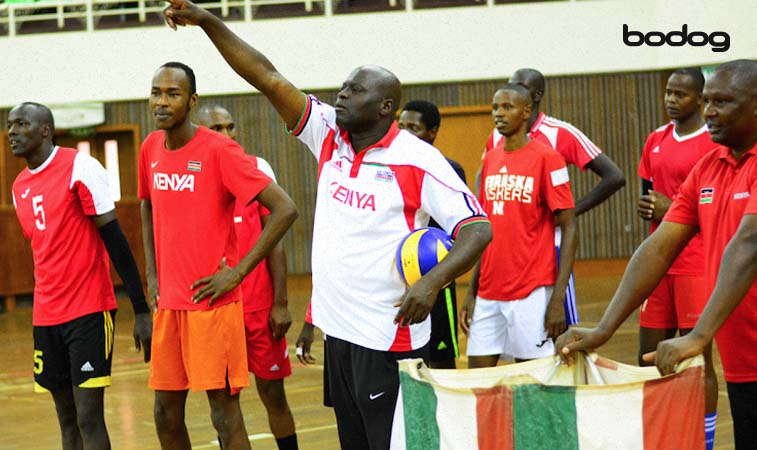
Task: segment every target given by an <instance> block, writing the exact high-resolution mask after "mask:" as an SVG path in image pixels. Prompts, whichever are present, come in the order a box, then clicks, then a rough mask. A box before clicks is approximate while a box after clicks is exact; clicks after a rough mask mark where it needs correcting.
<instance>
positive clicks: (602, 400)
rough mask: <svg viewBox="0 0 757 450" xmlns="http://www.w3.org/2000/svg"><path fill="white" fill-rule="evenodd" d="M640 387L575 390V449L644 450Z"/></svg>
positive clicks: (642, 395)
mask: <svg viewBox="0 0 757 450" xmlns="http://www.w3.org/2000/svg"><path fill="white" fill-rule="evenodd" d="M643 403H644V389H643V387H642V386H641V385H637V386H635V387H633V386H630V387H629V386H625V387H624V386H617V387H610V386H602V387H596V388H580V389H576V425H577V428H578V448H579V449H589V448H591V449H598V448H611V449H613V450H640V449H643V448H644V427H643V422H642V405H643Z"/></svg>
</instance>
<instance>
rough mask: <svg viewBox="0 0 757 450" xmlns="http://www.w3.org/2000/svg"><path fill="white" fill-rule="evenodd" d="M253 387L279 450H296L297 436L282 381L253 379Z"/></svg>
mask: <svg viewBox="0 0 757 450" xmlns="http://www.w3.org/2000/svg"><path fill="white" fill-rule="evenodd" d="M255 385H256V386H257V388H258V394H259V395H260V400H262V401H263V405H264V406H265V409H266V412H267V413H268V425H269V426H270V427H271V433H273V437H274V438H276V444H277V445H278V447H279V450H296V449H297V448H298V447H297V434H295V428H294V418H293V417H292V411H291V410H290V409H289V403H288V402H287V397H286V392H285V391H284V379H283V378H281V379H278V380H266V379H264V378H259V377H255Z"/></svg>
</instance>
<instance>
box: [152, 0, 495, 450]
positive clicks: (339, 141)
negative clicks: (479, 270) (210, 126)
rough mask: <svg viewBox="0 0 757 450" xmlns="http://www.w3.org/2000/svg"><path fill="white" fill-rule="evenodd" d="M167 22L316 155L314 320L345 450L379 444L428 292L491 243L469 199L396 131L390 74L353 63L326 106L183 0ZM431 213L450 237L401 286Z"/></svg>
mask: <svg viewBox="0 0 757 450" xmlns="http://www.w3.org/2000/svg"><path fill="white" fill-rule="evenodd" d="M166 18H167V20H168V23H169V25H170V26H172V27H176V25H188V24H190V25H199V26H200V27H201V28H202V30H203V31H204V32H205V33H206V34H207V35H208V37H209V38H210V40H211V41H212V42H213V44H214V45H215V46H216V48H217V49H218V50H219V52H220V53H221V55H222V56H223V57H224V59H225V60H226V61H227V62H228V63H229V65H230V66H231V67H232V68H233V69H234V70H235V71H237V73H239V74H240V75H241V76H242V77H243V78H244V79H245V80H247V81H248V82H249V83H250V84H251V85H252V86H254V87H255V88H257V89H258V90H259V91H260V92H261V93H262V94H263V95H265V96H266V97H267V98H268V99H269V101H270V102H271V103H272V105H273V106H274V108H275V109H276V110H277V112H278V113H279V115H280V116H281V117H282V119H283V120H284V122H285V123H286V126H287V130H288V131H289V132H291V133H292V134H294V135H295V136H297V138H298V139H300V140H301V141H303V142H304V143H305V144H306V146H307V148H308V151H309V152H310V153H311V155H312V156H313V157H315V158H316V159H317V160H318V163H319V177H318V196H317V200H316V214H315V222H314V233H313V252H312V253H313V271H312V273H313V296H312V302H311V304H312V314H313V321H314V324H315V325H316V326H318V327H319V328H321V329H322V330H323V331H324V333H326V335H327V336H328V337H327V339H326V346H327V351H326V352H325V355H326V361H325V365H326V366H327V367H328V372H329V384H330V392H329V393H330V398H331V401H332V402H333V405H334V413H335V415H336V419H337V430H338V432H339V440H340V443H341V446H342V448H345V449H353V448H355V449H357V448H361V449H362V448H368V449H372V450H388V449H389V446H390V436H391V429H392V421H393V416H394V407H395V405H396V400H397V398H398V396H399V374H398V371H397V367H398V366H397V361H398V360H399V359H402V358H408V357H415V358H422V357H423V356H424V354H425V355H427V354H428V346H427V344H428V340H429V335H430V326H429V321H428V320H426V319H427V318H428V314H429V311H430V310H431V308H432V306H433V304H434V302H435V300H436V298H437V293H438V292H439V290H441V288H442V287H443V286H445V285H446V284H448V283H449V282H451V281H452V280H453V279H454V278H456V277H457V276H459V275H460V274H462V273H464V272H465V271H466V270H467V269H469V268H470V267H471V266H473V263H474V262H475V260H476V259H477V258H478V257H479V256H480V254H481V252H482V251H483V249H484V247H485V246H486V245H487V244H488V243H489V241H490V239H491V229H490V226H489V223H488V221H487V220H486V218H485V217H483V215H482V212H481V209H480V205H479V204H478V201H476V199H475V197H473V195H472V193H471V192H470V190H469V189H468V188H467V187H466V186H465V184H464V183H463V182H462V181H461V180H460V179H459V178H458V177H457V175H456V174H455V172H454V170H453V169H452V167H450V165H449V164H448V163H447V162H446V161H445V160H444V158H443V157H442V155H441V154H439V151H438V150H436V149H434V148H433V147H432V146H430V145H428V144H427V143H425V142H423V141H421V140H419V139H417V138H415V137H414V136H412V135H411V134H410V133H408V132H406V131H404V130H399V129H398V128H397V126H396V123H395V121H394V118H395V114H396V112H397V110H398V109H399V107H400V101H401V94H402V89H401V84H400V82H399V80H398V79H397V77H396V76H395V75H394V74H392V73H391V72H390V71H389V70H387V69H385V68H383V67H378V66H372V65H368V66H362V67H358V68H357V69H355V70H353V71H352V72H351V73H350V74H349V75H348V77H347V79H346V80H345V82H344V85H343V86H342V89H340V91H339V93H338V94H337V99H336V104H335V105H334V106H333V107H332V106H331V105H328V104H326V103H323V102H320V101H319V100H318V99H316V98H314V97H312V96H307V95H305V94H303V93H302V92H301V91H299V90H298V89H297V88H296V87H295V86H294V85H292V83H291V82H290V81H289V80H287V79H286V78H285V77H284V76H283V75H282V74H281V73H280V72H279V71H278V70H277V69H276V68H275V67H274V66H273V64H272V63H271V62H270V61H269V60H268V59H267V58H266V57H265V56H264V55H263V54H261V53H260V52H259V51H257V50H256V49H255V48H253V47H252V46H250V45H248V44H247V43H245V42H244V41H243V40H241V39H240V38H239V36H236V35H235V34H234V33H233V32H231V30H229V29H228V27H226V26H225V25H224V23H223V22H222V21H221V20H220V19H218V18H217V17H215V16H214V15H213V14H211V13H210V12H208V11H206V10H203V9H202V8H199V7H198V6H196V5H194V4H193V3H192V2H190V1H187V0H171V3H170V6H169V7H168V9H167V10H166ZM335 57H338V56H335ZM321 63H323V62H321ZM429 216H433V217H434V218H436V219H437V221H439V222H440V224H442V225H443V226H444V228H445V231H447V232H448V233H450V234H452V235H454V236H455V243H454V245H453V246H452V249H451V250H450V252H449V254H448V255H447V256H446V257H445V258H444V259H443V260H442V261H441V262H440V263H439V264H438V265H436V266H435V267H434V268H433V269H432V270H431V271H430V272H429V273H427V274H426V275H424V276H423V277H422V278H421V279H420V280H419V281H417V282H416V283H415V284H413V285H412V286H410V287H409V288H406V286H405V285H404V282H403V281H402V280H401V277H400V276H399V273H398V272H397V271H396V269H394V267H393V266H392V262H391V261H392V257H393V253H394V251H395V249H396V246H397V245H398V244H399V241H400V240H401V239H402V237H404V236H405V235H406V234H407V233H408V232H409V231H410V230H413V229H415V228H416V227H417V226H418V225H420V224H421V223H423V224H424V225H425V224H427V223H428V217H429Z"/></svg>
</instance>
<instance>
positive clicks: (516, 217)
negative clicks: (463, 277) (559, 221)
mask: <svg viewBox="0 0 757 450" xmlns="http://www.w3.org/2000/svg"><path fill="white" fill-rule="evenodd" d="M479 192H480V193H479V201H480V202H481V205H482V206H483V208H484V211H485V212H486V214H487V216H489V220H490V221H491V224H492V233H493V234H494V238H493V239H492V242H491V243H490V244H489V246H488V247H487V248H486V250H484V254H483V256H482V257H481V271H480V276H479V283H478V285H479V288H478V296H479V297H481V298H485V299H487V300H519V299H523V298H525V297H527V296H528V294H530V293H531V292H532V291H533V290H534V289H536V288H538V287H539V286H550V285H553V284H555V279H556V277H557V261H556V256H555V217H554V212H555V211H556V210H560V209H569V208H573V207H574V205H573V195H572V194H571V191H570V181H569V179H568V168H567V167H566V165H565V160H563V158H562V157H561V156H560V155H559V154H557V153H556V152H555V151H554V150H552V149H551V148H549V147H547V146H546V145H544V144H542V143H541V142H538V141H536V140H532V141H530V142H529V143H528V144H527V145H526V146H524V147H523V148H520V149H518V150H515V151H509V152H508V151H505V150H504V149H495V150H494V151H490V152H488V153H486V156H485V157H484V162H483V167H482V169H481V186H480V190H479Z"/></svg>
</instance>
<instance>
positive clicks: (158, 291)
mask: <svg viewBox="0 0 757 450" xmlns="http://www.w3.org/2000/svg"><path fill="white" fill-rule="evenodd" d="M195 86H196V85H195V77H194V72H193V71H192V69H191V68H189V67H187V66H186V65H185V64H182V63H175V62H172V63H166V64H164V65H163V66H161V67H160V68H159V69H158V70H157V71H156V72H155V75H154V77H153V80H152V88H151V93H150V101H149V104H150V109H151V110H152V112H153V116H154V118H155V122H156V125H157V127H158V128H159V130H158V131H154V132H152V133H150V134H149V135H148V136H147V137H146V138H145V141H144V142H143V143H142V150H141V152H140V159H139V196H140V198H142V228H143V236H144V243H145V259H146V268H147V284H148V295H149V297H150V299H151V300H152V301H155V302H157V311H156V313H155V316H154V321H155V326H154V333H153V348H152V356H153V362H152V364H151V366H150V379H149V384H150V387H151V388H153V389H155V425H156V429H157V432H158V438H159V439H160V442H161V446H162V447H163V448H171V449H174V448H183V449H189V448H190V445H191V444H190V442H189V434H188V432H187V428H186V424H185V422H184V408H185V404H186V398H187V393H188V390H189V389H192V390H195V391H197V390H202V391H206V393H207V396H208V401H209V403H210V409H211V419H212V422H213V426H214V428H215V429H216V431H217V433H218V435H219V437H220V442H221V445H222V446H223V448H226V449H239V448H249V446H250V443H249V440H248V438H247V432H246V430H245V427H244V422H243V419H242V412H241V410H240V407H239V395H238V393H239V391H240V390H241V388H243V387H245V386H247V385H249V378H248V375H247V354H246V345H245V335H244V322H243V320H244V316H243V309H242V301H241V300H242V290H241V288H240V287H239V284H240V283H241V282H242V280H243V279H244V277H245V276H246V275H247V274H249V273H250V271H251V270H252V269H253V268H254V267H255V266H256V265H257V264H258V263H259V262H261V261H262V260H263V259H264V258H265V257H266V255H268V253H270V251H271V250H272V249H273V248H274V246H275V245H276V243H277V242H278V241H279V240H280V239H281V237H282V236H283V235H284V233H285V232H286V231H287V229H288V228H289V226H290V225H291V224H292V222H293V221H294V220H295V218H296V217H297V211H296V209H295V207H294V203H293V202H292V200H291V199H290V198H289V196H287V195H286V193H285V192H284V191H283V190H282V189H281V188H280V187H278V186H277V185H276V184H275V183H272V182H271V179H270V178H269V177H267V176H266V175H264V174H263V173H261V172H260V171H259V170H257V169H256V168H255V166H254V165H253V163H252V161H250V159H249V158H247V156H246V155H245V154H244V151H243V150H242V148H241V147H240V146H239V145H238V144H237V143H235V142H234V141H232V140H231V139H229V138H227V137H225V136H222V135H220V134H218V133H215V132H213V131H211V130H209V129H207V128H205V127H198V126H196V125H194V124H192V123H191V122H190V120H189V113H190V111H191V110H192V108H193V107H194V106H195V105H196V104H197V93H196V87H195ZM254 200H257V201H258V202H260V203H261V204H262V205H264V206H265V207H266V208H268V210H269V211H271V214H270V219H269V222H268V225H267V226H266V227H265V228H264V229H263V232H262V234H261V235H260V238H259V239H258V241H257V243H256V244H255V246H254V247H253V248H252V250H250V251H249V252H248V253H247V254H246V255H245V256H244V257H242V258H240V257H239V254H238V245H237V236H236V233H235V230H234V207H235V204H236V202H237V201H239V202H241V203H243V204H245V205H248V204H250V203H251V202H253V201H254ZM219 267H220V268H219ZM209 274H210V275H209ZM208 297H209V298H208Z"/></svg>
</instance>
